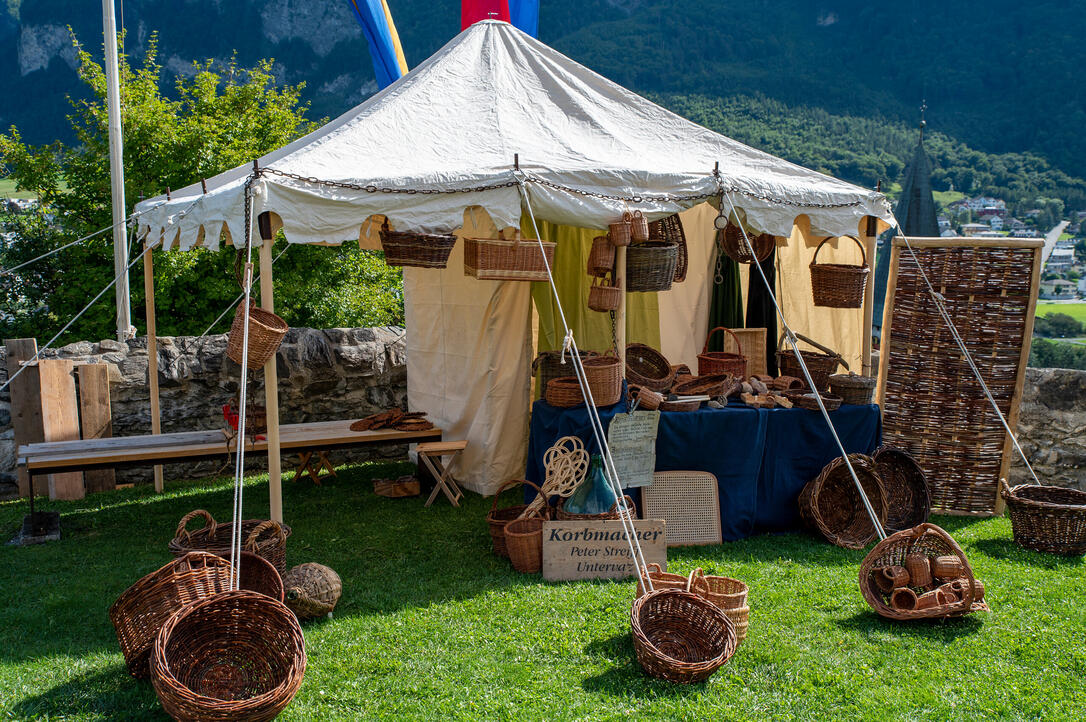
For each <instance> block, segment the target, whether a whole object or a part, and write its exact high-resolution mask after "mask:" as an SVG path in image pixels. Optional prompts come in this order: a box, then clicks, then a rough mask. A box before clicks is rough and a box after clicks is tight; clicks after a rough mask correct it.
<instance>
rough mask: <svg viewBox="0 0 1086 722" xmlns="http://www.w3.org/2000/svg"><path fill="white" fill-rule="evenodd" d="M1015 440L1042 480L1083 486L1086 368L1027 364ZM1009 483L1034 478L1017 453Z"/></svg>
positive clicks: (1085, 487) (1085, 471)
mask: <svg viewBox="0 0 1086 722" xmlns="http://www.w3.org/2000/svg"><path fill="white" fill-rule="evenodd" d="M1018 440H1019V443H1020V444H1021V445H1022V450H1023V451H1024V452H1025V453H1026V456H1027V457H1028V458H1029V463H1030V465H1031V466H1033V470H1034V471H1035V472H1037V476H1038V478H1040V480H1041V481H1042V482H1043V483H1045V484H1055V485H1058V486H1071V487H1075V488H1078V489H1082V490H1084V491H1086V371H1072V370H1070V369H1027V370H1026V385H1025V393H1024V394H1023V397H1022V410H1021V415H1020V416H1019V418H1018ZM1014 458H1015V464H1014V465H1013V466H1012V467H1011V479H1010V481H1011V483H1012V484H1026V483H1030V484H1032V483H1033V478H1032V477H1031V476H1030V474H1029V471H1028V470H1027V469H1026V467H1025V465H1024V464H1023V463H1022V462H1021V460H1020V459H1019V458H1018V454H1017V453H1015V457H1014Z"/></svg>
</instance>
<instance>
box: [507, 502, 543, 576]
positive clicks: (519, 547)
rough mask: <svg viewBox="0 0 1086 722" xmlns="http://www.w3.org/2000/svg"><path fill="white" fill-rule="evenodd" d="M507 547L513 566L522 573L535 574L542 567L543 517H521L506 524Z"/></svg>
mask: <svg viewBox="0 0 1086 722" xmlns="http://www.w3.org/2000/svg"><path fill="white" fill-rule="evenodd" d="M505 548H506V550H508V552H509V561H510V562H511V563H512V564H513V568H514V569H516V570H517V571H518V572H520V573H521V574H534V573H536V572H538V571H539V570H540V569H542V568H543V517H541V516H529V517H521V518H519V519H513V520H512V521H510V522H509V523H508V524H506V525H505Z"/></svg>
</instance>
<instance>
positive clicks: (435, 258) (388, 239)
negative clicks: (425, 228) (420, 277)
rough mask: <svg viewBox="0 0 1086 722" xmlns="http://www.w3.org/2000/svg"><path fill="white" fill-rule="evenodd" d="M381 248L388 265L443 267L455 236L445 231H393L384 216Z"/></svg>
mask: <svg viewBox="0 0 1086 722" xmlns="http://www.w3.org/2000/svg"><path fill="white" fill-rule="evenodd" d="M380 235H381V248H382V249H383V250H384V252H385V263H387V264H388V265H390V266H412V267H415V268H445V267H446V266H447V265H448V263H449V254H451V253H452V249H453V246H455V245H456V236H454V235H450V234H446V233H409V232H403V231H394V230H392V229H391V228H389V226H388V219H387V218H386V219H385V220H384V221H383V222H382V223H381V234H380Z"/></svg>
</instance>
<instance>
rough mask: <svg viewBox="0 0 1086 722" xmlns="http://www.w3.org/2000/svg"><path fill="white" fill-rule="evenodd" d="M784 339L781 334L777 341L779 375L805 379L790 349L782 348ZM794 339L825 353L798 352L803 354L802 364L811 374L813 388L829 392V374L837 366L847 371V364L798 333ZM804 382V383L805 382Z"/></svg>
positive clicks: (832, 351) (836, 355) (834, 353)
mask: <svg viewBox="0 0 1086 722" xmlns="http://www.w3.org/2000/svg"><path fill="white" fill-rule="evenodd" d="M784 338H785V336H784V334H781V337H780V338H779V339H778V340H777V366H778V368H779V369H780V375H781V376H795V377H796V378H797V379H806V377H805V376H804V375H803V369H802V368H801V367H800V365H799V361H798V360H797V359H796V355H795V353H793V351H792V349H790V348H789V349H785V348H784ZM796 338H798V339H799V340H800V341H805V342H806V343H809V344H810V345H812V346H814V347H815V348H817V349H820V350H822V351H824V352H825V353H818V352H816V351H800V353H801V354H803V362H804V363H805V364H807V370H808V371H810V372H811V380H813V381H814V385H815V388H817V389H818V390H819V391H829V389H830V374H832V373H833V372H834V371H836V370H837V366H838V365H841V366H844V367H845V369H846V370H847V369H848V364H847V363H845V360H844V359H843V358H841V354H839V353H837V352H836V351H834V350H833V349H831V348H827V347H825V346H823V345H822V344H820V343H818V342H816V341H812V340H811V339H809V338H807V337H806V336H801V335H800V334H798V333H797V334H796ZM804 382H805V383H806V381H804Z"/></svg>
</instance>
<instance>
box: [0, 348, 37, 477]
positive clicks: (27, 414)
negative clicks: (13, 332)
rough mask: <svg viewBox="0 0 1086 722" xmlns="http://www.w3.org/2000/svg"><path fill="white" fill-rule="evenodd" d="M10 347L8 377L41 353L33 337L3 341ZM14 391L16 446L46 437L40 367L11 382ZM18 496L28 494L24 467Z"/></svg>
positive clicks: (12, 393) (32, 442) (20, 472)
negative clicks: (43, 427) (43, 421)
mask: <svg viewBox="0 0 1086 722" xmlns="http://www.w3.org/2000/svg"><path fill="white" fill-rule="evenodd" d="M4 346H5V347H6V348H7V366H8V378H9V379H10V378H12V377H13V376H15V374H16V372H18V371H19V369H20V368H22V366H23V364H24V363H26V362H28V361H30V359H32V358H34V357H35V356H37V354H38V342H37V340H35V339H32V338H11V339H7V340H5V341H4ZM8 389H9V393H10V394H11V425H12V426H13V427H14V429H13V430H14V432H15V448H16V449H18V448H19V447H20V446H25V445H26V444H38V443H41V442H42V441H45V436H44V433H43V431H42V425H41V383H40V381H39V379H38V369H37V368H36V367H31V368H28V369H26V370H25V371H23V372H22V373H21V374H19V376H18V377H16V378H14V379H13V380H12V382H11V384H10V385H9V386H8ZM16 473H17V477H18V484H19V496H29V493H30V492H29V490H30V477H29V475H28V474H27V472H26V469H24V468H23V467H21V466H20V467H18V469H17V471H16Z"/></svg>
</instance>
